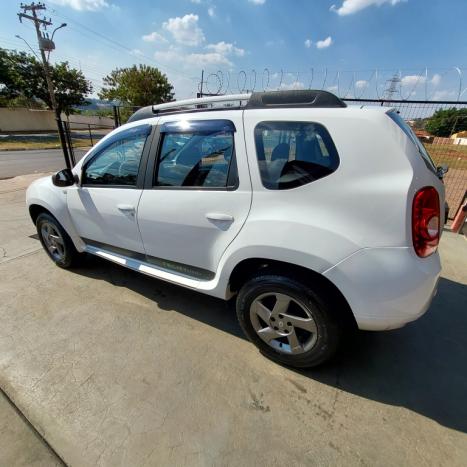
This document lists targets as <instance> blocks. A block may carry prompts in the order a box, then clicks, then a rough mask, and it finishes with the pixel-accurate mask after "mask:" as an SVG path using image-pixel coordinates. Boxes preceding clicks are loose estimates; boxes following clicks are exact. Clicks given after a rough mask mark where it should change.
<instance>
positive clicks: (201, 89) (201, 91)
mask: <svg viewBox="0 0 467 467" xmlns="http://www.w3.org/2000/svg"><path fill="white" fill-rule="evenodd" d="M203 83H204V70H201V83H200V86H199V92H198V95H197V96H196V97H198V98H200V97H203Z"/></svg>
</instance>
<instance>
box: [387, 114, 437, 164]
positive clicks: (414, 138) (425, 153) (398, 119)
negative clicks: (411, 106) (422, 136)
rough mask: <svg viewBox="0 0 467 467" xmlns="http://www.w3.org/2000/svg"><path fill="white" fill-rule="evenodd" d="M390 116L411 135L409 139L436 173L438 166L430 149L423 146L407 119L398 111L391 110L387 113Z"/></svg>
mask: <svg viewBox="0 0 467 467" xmlns="http://www.w3.org/2000/svg"><path fill="white" fill-rule="evenodd" d="M387 115H388V117H389V118H390V119H391V120H392V121H393V122H394V123H395V124H396V125H397V126H398V127H399V128H400V129H401V130H402V131H403V132H404V133H405V134H406V135H407V136H408V137H409V139H410V140H411V141H412V142H413V143H414V144H415V146H416V147H417V149H418V152H419V153H420V155H421V156H422V157H423V160H424V161H425V164H426V165H427V167H428V168H429V169H430V170H432V171H433V172H435V173H436V166H435V163H434V162H433V159H432V158H431V157H430V155H429V154H428V151H427V150H426V149H425V146H423V143H422V142H421V141H420V140H419V139H418V138H417V135H416V134H415V133H414V132H413V131H412V128H410V126H409V125H407V123H406V122H405V120H404V119H403V118H402V117H401V116H400V115H399V114H398V113H397V112H396V111H394V110H393V111H391V112H388V113H387Z"/></svg>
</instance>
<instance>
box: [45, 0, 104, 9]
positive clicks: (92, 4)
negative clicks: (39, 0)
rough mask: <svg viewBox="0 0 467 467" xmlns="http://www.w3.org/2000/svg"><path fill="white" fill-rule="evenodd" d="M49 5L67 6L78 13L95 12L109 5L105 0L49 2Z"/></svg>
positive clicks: (51, 0)
mask: <svg viewBox="0 0 467 467" xmlns="http://www.w3.org/2000/svg"><path fill="white" fill-rule="evenodd" d="M49 1H50V3H54V4H55V5H60V6H69V7H70V8H73V10H78V11H97V10H102V9H103V8H108V7H109V6H110V3H108V2H107V1H106V0H49Z"/></svg>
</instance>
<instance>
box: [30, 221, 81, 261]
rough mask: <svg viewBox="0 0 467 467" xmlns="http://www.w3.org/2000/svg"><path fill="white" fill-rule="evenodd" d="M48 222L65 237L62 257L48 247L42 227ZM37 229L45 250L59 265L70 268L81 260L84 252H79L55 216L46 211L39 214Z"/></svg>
mask: <svg viewBox="0 0 467 467" xmlns="http://www.w3.org/2000/svg"><path fill="white" fill-rule="evenodd" d="M46 223H47V224H49V225H50V224H51V225H52V226H53V227H54V228H55V229H56V231H57V232H58V233H59V234H60V236H61V238H62V239H63V255H60V257H58V255H57V256H54V254H52V253H51V251H50V250H49V248H48V247H47V244H46V239H44V237H43V233H42V227H44V225H45V224H46ZM36 229H37V235H38V236H39V240H40V242H41V244H42V247H43V248H44V250H45V252H46V253H47V254H48V255H49V258H50V259H51V260H52V261H53V262H54V263H55V264H56V265H57V266H58V267H60V268H63V269H68V268H70V267H72V266H76V265H77V264H78V263H79V262H80V260H81V258H82V256H83V254H82V253H79V252H78V251H77V250H76V248H75V246H74V245H73V242H72V241H71V238H70V237H69V235H68V234H67V233H66V232H65V229H64V228H63V227H62V226H61V225H60V223H59V222H58V221H57V219H55V217H53V216H51V215H50V214H47V213H45V212H43V213H41V214H39V216H37V219H36Z"/></svg>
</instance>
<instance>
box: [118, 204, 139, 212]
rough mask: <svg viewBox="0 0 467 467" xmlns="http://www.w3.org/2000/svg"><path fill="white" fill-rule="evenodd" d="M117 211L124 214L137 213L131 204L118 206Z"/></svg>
mask: <svg viewBox="0 0 467 467" xmlns="http://www.w3.org/2000/svg"><path fill="white" fill-rule="evenodd" d="M117 209H118V210H119V211H123V212H135V207H134V206H132V205H131V204H117Z"/></svg>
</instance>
